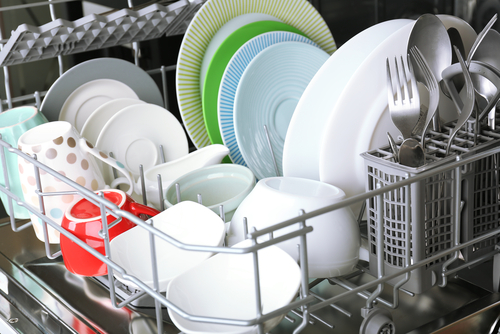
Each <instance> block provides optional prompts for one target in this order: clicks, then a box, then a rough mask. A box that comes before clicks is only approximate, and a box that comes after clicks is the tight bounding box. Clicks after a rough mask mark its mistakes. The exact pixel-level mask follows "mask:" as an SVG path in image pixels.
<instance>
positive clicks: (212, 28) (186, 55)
mask: <svg viewBox="0 0 500 334" xmlns="http://www.w3.org/2000/svg"><path fill="white" fill-rule="evenodd" d="M248 13H263V14H268V15H272V16H274V17H276V18H278V19H280V20H281V21H282V22H284V23H286V24H289V25H291V26H292V27H295V28H297V29H299V30H300V31H302V32H303V33H304V34H305V35H307V36H308V37H309V38H310V39H311V40H312V41H314V42H316V43H317V44H318V45H319V46H320V47H321V48H322V49H323V50H325V51H326V52H328V53H329V54H332V53H333V52H334V51H335V50H336V48H337V47H336V45H335V41H334V40H333V36H332V33H331V32H330V30H329V28H328V26H327V25H326V23H325V21H324V20H323V18H322V17H321V15H320V14H319V13H318V12H317V11H316V9H315V8H314V7H313V6H312V5H311V4H310V3H309V2H308V1H306V0H274V1H269V0H208V1H207V2H206V3H205V4H204V5H203V6H202V7H201V8H200V10H199V11H198V13H196V15H195V16H194V18H193V20H192V21H191V23H190V25H189V27H188V28H187V30H186V33H185V35H184V39H183V40H182V44H181V48H180V50H179V58H178V61H177V73H176V89H177V100H178V103H179V110H180V113H181V117H182V121H183V123H184V126H185V127H186V131H187V132H188V135H189V137H190V138H191V140H192V142H193V144H194V145H195V146H196V147H197V148H201V147H205V146H207V145H210V139H209V137H208V133H207V130H206V128H205V123H204V119H203V108H202V93H201V90H200V68H201V63H202V61H203V55H204V54H205V50H206V48H207V46H208V44H209V43H210V40H211V39H212V37H213V36H214V35H215V33H216V32H217V31H218V29H220V28H221V27H222V26H223V25H224V24H225V23H226V22H228V21H229V20H231V19H233V18H235V17H236V16H239V15H243V14H248Z"/></svg>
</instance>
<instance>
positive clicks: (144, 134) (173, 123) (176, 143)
mask: <svg viewBox="0 0 500 334" xmlns="http://www.w3.org/2000/svg"><path fill="white" fill-rule="evenodd" d="M160 145H162V146H163V152H164V153H165V161H171V160H175V159H177V158H180V157H182V156H184V155H186V154H188V153H189V149H188V142H187V137H186V133H185V132H184V129H183V127H182V125H181V123H180V122H179V121H178V120H177V118H175V116H174V115H172V114H171V113H170V111H168V110H167V109H165V108H162V107H160V106H157V105H154V104H138V105H132V106H128V107H125V108H123V109H122V110H120V111H119V112H118V113H116V114H115V115H114V116H113V117H111V118H110V119H109V121H108V122H107V123H106V125H105V126H104V127H103V128H102V131H101V133H100V134H99V137H98V138H97V142H96V145H95V146H96V147H97V148H99V150H101V151H103V152H107V153H109V152H113V156H114V158H115V159H116V160H118V161H119V162H120V163H122V164H123V165H124V166H125V168H127V169H128V170H129V171H131V172H132V174H133V175H134V177H136V178H137V177H138V176H139V165H140V164H142V165H143V168H144V171H146V170H148V169H149V168H151V167H153V166H155V165H156V164H157V163H159V162H160V161H161V160H160V154H159V146H160ZM104 174H105V175H104V177H105V180H106V181H109V180H110V179H111V177H112V176H111V175H110V171H106V170H105V171H104Z"/></svg>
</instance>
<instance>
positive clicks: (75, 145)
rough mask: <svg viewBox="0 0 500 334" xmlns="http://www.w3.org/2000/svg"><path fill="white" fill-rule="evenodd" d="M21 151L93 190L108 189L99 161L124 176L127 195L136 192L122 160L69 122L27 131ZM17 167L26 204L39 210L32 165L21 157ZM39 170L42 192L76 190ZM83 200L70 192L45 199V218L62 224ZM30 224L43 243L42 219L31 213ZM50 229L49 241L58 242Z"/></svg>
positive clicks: (19, 145) (52, 229) (51, 124)
mask: <svg viewBox="0 0 500 334" xmlns="http://www.w3.org/2000/svg"><path fill="white" fill-rule="evenodd" d="M18 148H19V149H20V150H21V151H23V152H24V153H26V154H29V155H30V156H33V155H36V158H37V160H38V161H40V162H41V163H43V164H45V165H46V166H48V167H50V168H52V169H53V170H55V171H56V172H58V173H59V174H61V175H63V176H66V177H67V178H69V179H70V180H72V181H74V182H76V183H78V184H79V185H81V186H83V187H85V188H88V189H90V190H93V191H96V190H97V189H105V188H107V187H108V186H107V185H105V183H104V179H103V176H102V172H101V170H100V169H99V167H98V165H97V161H96V160H95V159H96V158H97V159H99V160H102V161H103V162H104V163H107V164H109V165H110V166H112V167H114V168H116V169H117V170H118V171H119V172H120V173H121V174H123V175H124V176H125V178H120V180H121V181H120V182H122V183H123V182H125V183H127V184H128V185H129V191H128V192H127V193H128V194H129V195H130V193H131V192H132V191H133V177H132V174H131V173H130V171H128V170H127V169H126V168H125V166H124V165H123V164H122V163H120V162H119V161H117V160H115V159H113V158H111V157H109V156H108V155H107V154H105V153H104V152H100V151H99V150H97V149H95V148H94V147H93V146H92V144H90V143H89V142H87V141H86V140H85V138H82V137H81V136H80V134H79V133H78V131H77V130H76V129H75V128H74V127H73V126H72V125H71V124H70V123H68V122H64V121H57V122H49V123H45V124H42V125H39V126H37V127H34V128H32V129H30V130H28V131H27V132H25V133H24V134H23V135H22V136H21V137H19V140H18ZM18 167H19V176H20V181H21V186H22V190H23V193H24V198H25V200H26V202H28V203H29V204H31V205H33V206H34V207H35V208H39V207H40V204H39V203H40V202H39V197H38V195H37V193H36V190H37V189H38V188H37V185H36V181H35V180H36V179H35V169H34V166H33V164H31V163H29V162H28V161H27V160H25V159H23V158H22V157H19V159H18ZM39 171H40V181H41V190H42V192H43V193H53V192H68V191H69V192H71V191H74V190H75V189H74V188H73V187H72V186H70V185H69V184H67V183H65V182H62V181H61V180H59V179H58V178H56V177H54V176H52V175H50V174H48V173H46V172H45V171H43V170H42V169H39ZM117 185H118V184H117V182H114V183H112V184H111V187H112V188H113V187H116V186H117ZM80 198H81V196H79V195H74V194H69V193H67V194H64V195H54V196H43V206H44V208H43V209H44V212H45V215H46V216H48V217H49V218H50V219H52V220H53V221H54V222H56V223H57V224H59V225H60V224H61V221H62V218H63V215H64V212H65V210H66V208H68V207H70V206H71V205H73V204H74V203H76V202H77V201H78V200H79V199H80ZM31 221H32V222H33V228H34V229H35V233H36V236H37V237H38V239H40V240H42V241H44V240H45V237H44V235H43V228H42V222H41V220H40V219H39V218H38V217H37V216H36V215H34V214H31ZM47 227H48V234H49V242H50V243H59V232H58V231H57V230H55V229H54V228H52V227H50V226H49V225H47Z"/></svg>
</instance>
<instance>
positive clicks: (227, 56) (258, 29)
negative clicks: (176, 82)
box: [202, 21, 303, 144]
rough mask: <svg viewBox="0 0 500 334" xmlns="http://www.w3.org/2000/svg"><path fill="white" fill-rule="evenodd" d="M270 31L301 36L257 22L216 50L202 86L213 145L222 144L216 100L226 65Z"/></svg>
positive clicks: (289, 28)
mask: <svg viewBox="0 0 500 334" xmlns="http://www.w3.org/2000/svg"><path fill="white" fill-rule="evenodd" d="M270 31H290V32H294V33H296V34H301V35H303V33H302V32H300V31H299V30H298V29H295V28H294V27H292V26H290V25H288V24H285V23H282V22H275V21H259V22H254V23H250V24H247V25H246V26H243V27H241V28H240V29H238V30H236V31H235V32H233V33H232V34H231V35H230V36H229V37H228V38H226V40H225V41H224V42H223V43H222V44H221V46H220V47H219V48H218V49H217V52H216V53H215V55H214V56H213V58H212V61H211V62H210V65H209V67H208V70H207V74H206V77H205V83H206V84H205V85H204V86H203V94H202V101H203V118H204V120H205V127H206V129H207V132H208V137H209V138H210V141H211V142H212V143H213V144H222V137H221V134H220V129H219V118H218V116H217V99H218V96H219V87H220V82H221V80H222V76H223V75H224V71H225V69H226V67H227V64H228V63H229V61H230V60H231V58H232V57H233V55H234V54H235V52H237V51H238V49H239V48H240V47H241V46H242V45H244V44H245V43H246V42H248V41H249V40H250V39H252V38H254V37H256V36H258V35H260V34H263V33H266V32H270Z"/></svg>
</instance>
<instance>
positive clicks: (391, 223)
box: [362, 127, 499, 293]
mask: <svg viewBox="0 0 500 334" xmlns="http://www.w3.org/2000/svg"><path fill="white" fill-rule="evenodd" d="M450 128H451V127H444V131H445V132H446V131H449V129H450ZM492 135H493V136H488V135H478V136H476V137H475V138H474V135H473V134H470V133H468V132H465V131H463V132H460V133H459V135H458V136H457V137H458V138H457V139H456V140H455V142H456V143H457V144H456V145H452V148H451V154H450V155H449V156H447V157H445V156H444V152H445V151H444V150H445V147H446V142H447V138H448V135H446V134H445V133H437V132H433V133H432V135H431V137H430V138H429V139H428V141H427V147H426V161H427V163H426V164H425V165H424V166H422V167H419V168H411V167H407V166H403V165H400V164H398V163H395V162H394V157H393V155H392V151H391V149H390V148H389V146H387V147H384V148H381V149H377V150H373V151H370V152H366V153H363V154H362V157H363V158H364V159H365V167H366V175H367V178H366V190H367V191H370V190H373V189H376V187H377V185H378V184H380V186H382V187H383V186H385V185H389V184H393V183H395V182H397V181H400V180H402V179H405V178H407V177H411V176H414V175H418V174H419V173H422V172H423V171H427V170H432V169H433V168H436V167H439V166H443V165H446V164H447V163H449V162H450V161H454V160H455V156H456V155H457V154H461V155H470V154H474V153H475V152H480V151H482V150H484V149H486V148H491V147H492V145H497V144H498V142H499V141H498V140H495V139H498V135H496V134H493V133H492ZM474 140H476V144H475V145H474ZM496 159H497V160H495V159H493V158H492V157H488V158H485V159H482V160H480V161H478V162H477V163H475V164H470V165H467V166H465V168H464V171H466V172H465V173H464V172H463V171H462V172H461V173H460V175H458V176H457V175H455V174H456V173H455V170H450V171H447V172H443V173H438V174H435V175H433V176H432V177H429V178H427V179H424V180H422V181H419V182H416V183H412V184H411V185H410V186H409V196H407V195H406V193H405V189H404V188H398V189H396V190H394V191H391V192H387V193H385V194H384V196H383V202H382V205H383V214H384V217H383V223H384V242H383V245H384V271H385V272H384V274H385V275H389V274H393V273H396V272H397V271H399V270H400V269H402V268H404V267H405V266H406V265H407V264H406V252H407V246H408V245H407V244H406V234H407V233H410V240H411V243H410V245H409V251H410V257H411V261H412V263H415V262H417V261H420V260H424V259H426V258H428V257H430V256H433V255H436V254H437V253H439V252H441V251H444V250H446V249H449V248H451V247H452V246H454V240H453V235H454V233H455V228H456V227H455V217H454V212H455V211H454V205H455V204H454V202H455V201H454V193H455V191H454V184H455V179H456V177H460V178H462V179H463V180H464V181H466V182H468V184H467V185H466V186H464V187H462V200H463V201H464V202H465V205H464V208H467V209H466V210H463V211H462V214H463V215H465V216H467V215H468V216H467V217H464V216H463V217H462V224H461V226H462V227H461V232H462V234H463V235H466V236H465V239H467V240H468V238H470V237H474V236H478V235H480V234H481V233H485V232H488V231H490V230H491V229H493V228H495V227H497V226H498V199H497V198H496V197H495V196H496V195H497V194H498V191H497V190H496V187H495V190H491V191H490V190H486V187H485V183H487V186H488V189H489V188H492V186H493V185H492V184H491V183H492V180H493V179H494V178H492V177H491V176H492V174H495V173H498V165H497V164H495V163H491V162H490V160H493V161H498V157H497V158H496ZM483 160H485V161H483ZM484 164H489V166H492V165H493V166H494V167H495V170H492V168H490V169H489V172H487V174H484V173H485V172H484V169H483V165H484ZM472 165H474V166H472ZM495 176H496V174H495ZM462 183H464V182H462ZM471 189H475V193H473V192H471ZM484 193H487V194H488V195H489V196H490V197H495V198H496V199H497V200H496V201H495V205H496V206H492V205H490V201H491V199H486V197H485V196H484ZM473 198H474V201H472V200H471V199H473ZM408 201H410V203H409V206H407V205H406V204H407V202H408ZM377 205H378V204H377V200H376V198H371V199H369V200H368V201H367V224H368V239H369V240H368V242H369V254H370V259H369V260H370V272H371V273H372V274H373V275H374V276H378V275H379V273H378V270H377V247H376V245H377V229H378V228H379V227H378V223H377V218H378V217H377V213H378V206H377ZM485 207H487V208H485ZM407 208H409V210H410V213H409V217H410V218H409V220H407V219H406V218H405V217H406V210H407ZM475 209H478V210H479V212H478V210H475ZM492 211H496V212H495V214H496V216H495V215H494V214H493V213H491V215H490V217H488V221H489V223H488V224H482V225H481V224H480V223H479V222H482V220H481V219H483V216H484V213H485V212H492ZM469 216H472V217H469ZM495 219H496V220H495ZM476 220H477V221H478V223H475V221H476ZM471 222H474V223H471ZM496 241H497V240H488V241H486V242H484V245H483V244H481V245H478V246H477V247H480V246H481V249H482V250H484V251H485V252H486V249H490V248H491V247H494V246H493V245H494V244H495V243H496ZM477 247H476V248H477ZM478 254H479V253H478ZM445 260H446V258H445V257H443V258H440V259H438V260H437V261H434V262H432V263H429V264H428V265H426V266H424V267H420V268H418V269H415V270H413V271H412V272H411V276H410V279H409V281H408V282H406V283H405V284H404V285H403V286H402V288H404V289H406V290H409V291H411V292H414V293H422V292H424V291H426V290H428V289H429V288H431V287H432V286H434V285H435V284H436V283H439V282H438V280H439V278H440V277H441V275H440V271H441V268H442V265H443V263H444V262H445ZM402 278H403V276H401V277H397V278H395V279H393V280H391V281H389V283H390V284H393V285H394V284H396V283H397V282H399V281H401V279H402Z"/></svg>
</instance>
